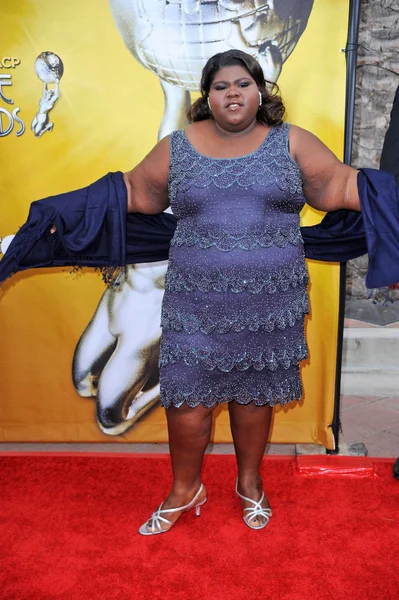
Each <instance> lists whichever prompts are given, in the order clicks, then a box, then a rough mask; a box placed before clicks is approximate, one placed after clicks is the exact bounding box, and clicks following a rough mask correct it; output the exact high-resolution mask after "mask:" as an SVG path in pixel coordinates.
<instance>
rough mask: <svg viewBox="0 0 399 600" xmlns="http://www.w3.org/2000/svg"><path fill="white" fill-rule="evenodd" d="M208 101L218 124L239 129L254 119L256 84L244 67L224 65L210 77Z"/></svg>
mask: <svg viewBox="0 0 399 600" xmlns="http://www.w3.org/2000/svg"><path fill="white" fill-rule="evenodd" d="M209 102H210V105H211V110H212V115H213V118H214V119H215V121H216V123H217V124H218V125H219V126H220V127H222V128H223V129H226V130H228V131H240V130H241V129H245V128H246V127H248V126H249V125H250V124H251V123H252V122H253V121H254V119H256V113H257V112H258V108H259V90H258V86H257V85H256V82H255V80H254V79H253V78H252V77H251V75H250V74H249V72H248V71H247V70H246V69H245V68H244V67H242V66H239V65H234V66H232V67H223V68H221V69H219V71H217V72H216V74H215V77H214V79H213V81H212V84H211V87H210V90H209Z"/></svg>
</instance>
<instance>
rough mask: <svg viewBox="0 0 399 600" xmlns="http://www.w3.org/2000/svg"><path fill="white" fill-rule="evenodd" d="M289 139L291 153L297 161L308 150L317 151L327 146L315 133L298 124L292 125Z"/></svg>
mask: <svg viewBox="0 0 399 600" xmlns="http://www.w3.org/2000/svg"><path fill="white" fill-rule="evenodd" d="M289 139H290V150H291V155H292V157H293V159H294V160H295V161H296V162H300V160H301V157H302V158H303V155H304V153H306V152H313V151H317V149H318V148H319V149H320V148H321V147H324V148H327V146H324V144H323V142H322V141H321V140H319V138H318V137H316V136H315V135H314V134H313V133H311V132H310V131H308V130H307V129H303V127H299V126H298V125H290V133H289Z"/></svg>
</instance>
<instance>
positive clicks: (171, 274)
mask: <svg viewBox="0 0 399 600" xmlns="http://www.w3.org/2000/svg"><path fill="white" fill-rule="evenodd" d="M308 279H309V276H308V271H307V268H306V264H305V261H304V260H303V261H301V262H300V263H299V264H298V263H296V264H294V265H290V267H287V268H283V269H281V270H280V271H278V272H276V273H270V274H268V275H263V274H258V275H255V276H252V277H251V276H250V275H239V274H235V273H223V272H221V271H219V272H218V273H215V274H207V273H195V272H194V273H188V272H181V271H178V270H177V269H175V268H174V266H173V265H171V264H169V268H168V272H167V274H166V281H165V290H167V291H169V292H194V291H200V292H210V291H212V290H213V291H215V292H227V291H231V292H233V293H240V292H243V291H247V292H250V293H251V294H258V293H259V292H262V291H263V290H265V291H266V292H267V293H269V294H273V293H274V292H276V291H277V290H281V291H283V292H284V291H287V290H288V289H289V288H290V287H293V288H296V287H298V286H306V285H307V283H308Z"/></svg>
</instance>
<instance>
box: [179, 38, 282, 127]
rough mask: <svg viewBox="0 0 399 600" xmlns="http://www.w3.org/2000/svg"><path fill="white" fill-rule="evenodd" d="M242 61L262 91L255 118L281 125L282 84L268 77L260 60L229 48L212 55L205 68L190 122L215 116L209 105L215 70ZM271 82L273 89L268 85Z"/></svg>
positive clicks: (270, 123) (190, 109)
mask: <svg viewBox="0 0 399 600" xmlns="http://www.w3.org/2000/svg"><path fill="white" fill-rule="evenodd" d="M235 65H239V66H241V67H244V69H246V70H247V71H248V73H249V74H250V75H251V77H252V78H253V79H254V80H255V82H256V84H257V86H258V89H259V91H260V93H261V94H262V105H261V106H260V107H259V110H258V112H257V115H256V118H257V120H258V121H259V122H260V123H263V124H264V125H269V126H271V125H281V124H282V122H283V116H284V113H285V107H284V104H283V101H282V100H281V97H280V96H279V88H278V85H277V84H276V83H273V82H271V81H267V80H265V76H264V74H263V70H262V67H261V66H260V64H259V63H258V62H257V61H256V60H255V59H254V58H253V57H252V56H250V54H247V53H246V52H242V51H241V50H227V52H219V53H218V54H215V55H214V56H212V57H211V58H210V59H209V60H208V61H207V63H206V65H205V67H204V68H203V70H202V76H201V84H200V89H201V97H200V98H198V100H196V101H195V102H194V104H192V105H191V106H190V108H189V109H188V112H187V116H188V120H189V121H190V123H194V122H196V121H204V120H205V119H212V118H213V117H212V112H211V111H210V109H209V106H208V95H209V90H210V88H211V85H212V82H213V80H214V78H215V75H216V73H217V72H218V71H219V69H221V68H222V67H232V66H235ZM266 85H269V86H270V89H271V92H269V91H268V90H267V88H266Z"/></svg>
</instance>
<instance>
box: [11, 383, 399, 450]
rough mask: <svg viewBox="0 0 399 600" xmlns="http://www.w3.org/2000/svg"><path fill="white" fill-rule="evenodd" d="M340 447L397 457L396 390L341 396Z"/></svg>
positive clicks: (31, 447) (24, 446) (110, 447)
mask: <svg viewBox="0 0 399 600" xmlns="http://www.w3.org/2000/svg"><path fill="white" fill-rule="evenodd" d="M341 423H342V430H343V431H342V434H341V436H340V447H341V448H342V449H343V448H344V446H345V444H351V443H353V442H362V443H363V444H364V445H365V446H366V449H367V451H368V455H369V456H375V457H377V456H380V457H397V456H399V389H398V396H397V397H394V398H392V397H377V396H370V397H362V396H343V397H342V399H341ZM10 451H11V452H15V451H16V452H27V451H44V452H45V451H47V452H53V451H69V452H71V451H78V452H147V453H153V452H155V453H156V452H161V453H164V452H168V446H167V444H129V443H121V444H116V443H109V444H9V443H3V444H0V452H10ZM208 452H211V453H223V454H224V453H228V454H229V453H232V452H233V447H232V445H231V444H212V445H211V446H210V447H209V449H208ZM295 452H296V447H295V445H293V444H284V445H283V444H273V445H269V447H268V449H267V454H295Z"/></svg>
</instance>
